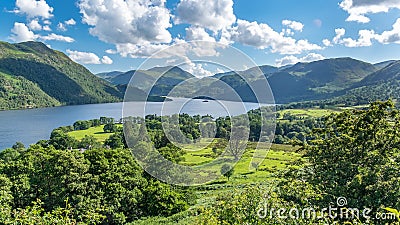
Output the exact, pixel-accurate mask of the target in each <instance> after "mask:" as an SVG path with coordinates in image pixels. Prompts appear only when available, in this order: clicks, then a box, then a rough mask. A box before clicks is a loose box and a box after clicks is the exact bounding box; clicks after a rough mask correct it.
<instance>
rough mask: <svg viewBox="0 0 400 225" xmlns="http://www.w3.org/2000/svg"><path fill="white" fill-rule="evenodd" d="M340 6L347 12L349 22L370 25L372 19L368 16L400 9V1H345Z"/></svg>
mask: <svg viewBox="0 0 400 225" xmlns="http://www.w3.org/2000/svg"><path fill="white" fill-rule="evenodd" d="M339 6H340V7H341V8H342V9H343V10H345V11H346V12H347V13H348V14H349V17H348V18H347V21H356V22H359V23H368V22H370V18H368V17H367V16H366V15H368V14H372V13H380V12H388V11H389V10H390V9H395V8H397V9H400V1H398V0H379V1H371V0H343V1H342V2H341V3H340V4H339Z"/></svg>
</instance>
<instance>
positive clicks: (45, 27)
mask: <svg viewBox="0 0 400 225" xmlns="http://www.w3.org/2000/svg"><path fill="white" fill-rule="evenodd" d="M43 30H44V31H51V28H50V26H49V25H44V26H43Z"/></svg>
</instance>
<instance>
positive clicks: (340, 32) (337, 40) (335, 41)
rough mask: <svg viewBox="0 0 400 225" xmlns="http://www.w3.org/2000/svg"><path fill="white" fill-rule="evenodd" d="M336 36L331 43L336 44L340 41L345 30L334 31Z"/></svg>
mask: <svg viewBox="0 0 400 225" xmlns="http://www.w3.org/2000/svg"><path fill="white" fill-rule="evenodd" d="M335 34H336V36H335V37H334V38H333V39H332V42H333V43H335V44H338V43H339V41H340V39H341V38H342V37H343V36H344V35H345V34H346V30H345V29H344V28H337V29H335Z"/></svg>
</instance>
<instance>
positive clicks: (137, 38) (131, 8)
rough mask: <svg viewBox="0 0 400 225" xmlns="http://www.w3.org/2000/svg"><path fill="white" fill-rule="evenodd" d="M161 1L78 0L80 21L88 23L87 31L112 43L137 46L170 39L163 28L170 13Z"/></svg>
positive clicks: (168, 24)
mask: <svg viewBox="0 0 400 225" xmlns="http://www.w3.org/2000/svg"><path fill="white" fill-rule="evenodd" d="M164 4H165V1H164V0H162V1H154V0H153V1H151V0H127V1H125V0H103V1H98V0H81V1H80V2H79V3H78V6H79V8H80V12H81V13H82V14H83V19H82V20H83V22H84V23H86V24H88V25H89V26H91V28H90V30H89V32H90V34H92V35H93V36H96V37H98V38H99V39H100V40H102V41H104V42H107V43H112V44H115V45H116V46H118V45H119V46H126V45H129V46H131V45H137V46H136V47H138V48H139V47H140V46H141V45H149V44H151V43H155V44H160V43H170V42H171V40H172V37H171V34H170V33H169V31H168V30H167V29H168V28H170V27H171V23H170V19H171V15H170V12H169V10H168V9H167V8H166V7H165V5H164ZM111 28H112V29H111ZM117 49H119V48H118V47H117Z"/></svg>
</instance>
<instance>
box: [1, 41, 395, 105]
mask: <svg viewBox="0 0 400 225" xmlns="http://www.w3.org/2000/svg"><path fill="white" fill-rule="evenodd" d="M259 69H260V70H261V71H262V73H261V74H260V73H259ZM160 74H163V75H162V76H161V78H160V79H157V77H158V76H160ZM238 74H241V75H243V76H245V77H246V79H247V80H249V83H250V84H251V85H253V84H258V83H260V82H259V81H260V80H261V79H265V78H266V79H267V80H268V82H269V85H270V87H271V90H272V92H273V94H274V97H275V102H276V103H289V102H300V101H313V100H323V101H324V102H328V103H332V104H350V105H351V104H363V103H367V102H370V101H375V100H385V99H388V98H392V99H399V98H400V96H399V95H400V61H396V60H391V61H385V62H381V63H377V64H370V63H367V62H363V61H359V60H356V59H352V58H334V59H325V60H320V61H315V62H310V63H297V64H295V65H290V66H285V67H281V68H277V67H274V66H268V65H264V66H259V67H256V68H250V69H248V70H246V71H241V72H240V73H239V72H234V71H231V72H226V73H220V74H215V75H214V76H212V77H211V78H210V77H209V78H202V79H200V78H197V77H195V76H193V75H192V74H190V73H188V72H187V71H184V70H182V69H181V68H179V67H156V68H152V69H149V70H138V71H135V70H132V71H128V72H120V71H113V72H107V73H101V74H97V76H95V75H93V74H92V73H91V72H90V71H89V70H87V69H86V68H85V67H83V66H82V65H79V64H78V63H75V62H73V61H72V60H71V59H70V58H68V56H66V55H65V54H63V53H62V52H59V51H55V50H52V49H50V48H48V47H47V46H46V45H45V44H43V43H40V42H24V43H18V44H9V43H6V42H0V110H6V109H22V108H34V107H48V106H57V105H72V104H90V103H105V102H117V101H122V99H123V98H124V94H125V91H126V89H127V87H128V83H129V81H130V80H131V79H132V77H133V76H136V77H135V82H134V83H132V84H129V88H130V91H129V95H127V96H125V97H126V98H127V100H132V101H137V100H153V101H162V100H163V98H161V97H159V96H167V95H169V93H170V92H171V90H173V93H172V96H171V97H193V96H210V95H212V96H218V98H219V99H221V100H233V99H232V93H230V92H229V91H228V92H227V91H225V90H224V89H221V88H220V86H219V85H220V83H221V82H216V80H219V81H223V82H224V83H226V84H227V85H229V86H231V87H232V88H233V90H234V91H235V92H237V93H238V94H239V96H240V97H241V98H242V99H243V101H250V102H251V101H256V99H255V96H254V94H253V93H252V91H251V88H250V86H249V84H248V83H246V82H244V80H243V78H242V77H241V76H239V75H238ZM188 80H189V81H188ZM183 81H185V85H184V86H183V87H177V86H179V85H178V84H180V83H181V82H183ZM146 90H150V93H149V94H148V93H145V91H146ZM148 95H149V96H150V97H147V96H148Z"/></svg>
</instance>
